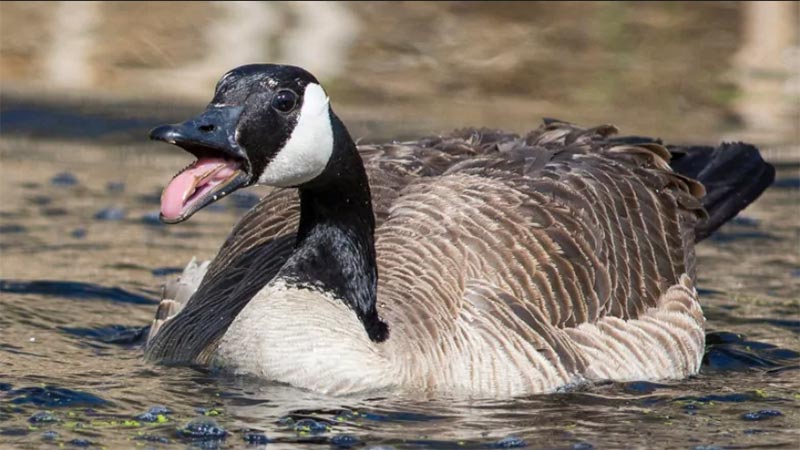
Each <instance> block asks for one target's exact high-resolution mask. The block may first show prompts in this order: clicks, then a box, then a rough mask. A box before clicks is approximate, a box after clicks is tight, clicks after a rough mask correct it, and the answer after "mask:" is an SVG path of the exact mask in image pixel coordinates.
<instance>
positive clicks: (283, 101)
mask: <svg viewBox="0 0 800 450" xmlns="http://www.w3.org/2000/svg"><path fill="white" fill-rule="evenodd" d="M295 105H297V94H295V93H294V92H292V91H280V92H278V93H277V94H275V97H274V98H273V99H272V107H273V108H275V109H277V110H278V111H280V112H284V113H287V112H289V111H291V110H293V109H294V107H295Z"/></svg>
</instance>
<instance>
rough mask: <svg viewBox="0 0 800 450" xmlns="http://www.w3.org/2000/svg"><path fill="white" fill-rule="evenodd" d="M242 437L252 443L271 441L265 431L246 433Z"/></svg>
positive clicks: (259, 443) (262, 443)
mask: <svg viewBox="0 0 800 450" xmlns="http://www.w3.org/2000/svg"><path fill="white" fill-rule="evenodd" d="M242 438H243V439H244V440H245V442H247V443H248V444H250V445H267V444H269V443H270V442H271V440H270V439H269V438H268V437H267V435H266V434H264V433H253V432H250V433H245V434H244V436H242Z"/></svg>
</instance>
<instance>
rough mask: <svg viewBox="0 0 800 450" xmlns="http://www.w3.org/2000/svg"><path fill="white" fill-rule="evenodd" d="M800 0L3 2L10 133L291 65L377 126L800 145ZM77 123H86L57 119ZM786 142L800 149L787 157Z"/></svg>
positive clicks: (188, 99)
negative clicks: (585, 130)
mask: <svg viewBox="0 0 800 450" xmlns="http://www.w3.org/2000/svg"><path fill="white" fill-rule="evenodd" d="M798 8H799V7H798V3H797V2H697V3H684V2H641V3H636V2H619V3H617V2H559V3H549V2H541V3H539V2H507V3H506V2H430V3H425V2H391V3H387V4H377V3H372V2H363V3H362V2H348V3H336V2H325V3H306V2H172V3H171V2H72V1H70V2H49V3H36V2H3V3H2V4H0V80H2V85H1V86H0V88H1V89H2V103H3V111H2V112H3V118H4V123H3V125H4V127H3V128H4V129H3V134H9V133H15V134H16V133H19V132H23V131H25V132H29V133H37V134H38V133H45V132H54V131H59V132H61V133H64V134H68V135H70V137H74V138H80V137H82V135H83V137H86V134H87V133H88V134H89V137H91V134H92V129H94V128H96V126H92V124H84V125H83V126H84V127H85V128H88V130H81V129H75V127H76V126H77V127H79V128H80V126H79V125H78V124H74V123H72V122H70V121H68V120H67V118H64V120H63V121H61V120H59V119H58V118H57V117H49V118H47V119H46V120H41V121H40V123H39V124H31V123H20V122H25V121H26V119H27V116H25V117H19V115H20V111H19V108H20V107H22V106H30V105H28V103H36V104H40V103H47V104H58V105H59V106H63V107H64V108H69V109H70V111H69V115H72V114H88V113H91V112H95V113H98V114H111V115H112V117H116V118H119V117H120V116H122V117H131V116H134V117H139V116H142V115H144V116H147V115H148V114H146V113H148V112H150V111H157V112H159V113H164V114H166V115H170V113H172V114H173V115H175V116H176V117H179V116H180V114H181V113H183V111H180V112H177V111H173V110H174V109H177V107H178V106H185V107H187V109H193V110H196V109H198V108H201V107H202V106H203V105H204V104H205V102H207V101H208V100H209V99H210V97H211V94H212V91H213V87H214V84H215V82H216V80H217V79H218V78H219V77H220V76H221V75H222V74H223V73H225V72H226V71H227V70H229V69H230V68H233V67H235V66H237V65H240V64H245V63H252V62H277V63H288V64H295V65H300V66H303V67H305V68H306V69H308V70H310V71H311V72H312V73H314V74H315V75H317V77H318V78H319V79H320V80H321V81H322V82H323V83H324V85H325V87H326V88H327V90H328V91H329V94H330V96H331V98H332V99H333V104H334V106H335V107H336V108H337V110H339V112H340V113H341V114H342V115H343V116H344V118H345V119H346V121H347V122H348V123H349V124H351V127H354V128H355V131H356V133H355V134H356V135H358V136H361V137H364V138H383V137H387V136H389V135H392V137H394V136H395V135H397V134H402V135H408V136H411V135H416V134H418V133H426V132H440V131H446V130H448V129H450V128H452V127H458V126H465V125H471V126H481V125H485V126H491V127H500V128H504V129H511V130H516V131H525V130H527V129H530V128H532V127H535V126H536V125H537V124H538V123H539V120H540V118H541V117H543V116H545V117H557V118H561V119H564V120H569V121H574V122H579V123H584V124H587V125H594V124H599V123H607V122H611V123H614V124H616V125H618V126H619V127H621V128H622V129H623V130H624V131H627V132H630V133H638V134H648V133H649V134H658V135H660V136H663V137H665V138H670V139H673V140H675V139H678V140H692V139H695V140H696V139H705V140H714V139H715V138H717V137H727V135H728V134H729V133H731V132H735V136H736V137H739V138H747V139H750V140H759V142H760V143H762V145H763V144H767V143H768V144H785V143H787V142H794V143H796V142H797V139H795V138H796V137H797V132H798V130H797V127H798V125H797V124H798V120H797V119H798V110H799V108H798V104H799V100H798V99H799V98H800V87H799V86H800V79H798V71H799V70H800V68H798V65H800V46H798V17H799V16H798V15H799V14H800V13H799V12H798ZM23 109H24V108H23ZM112 113H113V114H112ZM23 116H24V114H23ZM64 125H66V128H70V129H69V130H53V128H54V127H55V128H58V127H60V126H64ZM123 125H124V124H119V127H122V128H124V126H123ZM128 126H130V124H128ZM117 131H125V130H124V129H123V130H117ZM137 131H138V130H137ZM96 132H97V131H96V130H95V133H96ZM136 137H137V138H138V139H140V140H141V139H143V138H144V135H143V134H138V135H137V136H136ZM731 137H733V135H732V136H731ZM768 150H769V152H770V153H771V154H773V153H778V152H779V149H777V148H776V147H774V146H773V147H770V148H769V149H768ZM786 152H788V153H792V152H794V153H795V154H796V148H795V149H781V152H780V153H781V155H782V156H784V154H785V153H786Z"/></svg>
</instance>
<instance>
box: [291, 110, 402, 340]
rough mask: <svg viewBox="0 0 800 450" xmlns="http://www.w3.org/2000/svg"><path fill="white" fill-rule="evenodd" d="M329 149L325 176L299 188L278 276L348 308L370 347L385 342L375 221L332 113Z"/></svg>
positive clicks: (354, 157)
mask: <svg viewBox="0 0 800 450" xmlns="http://www.w3.org/2000/svg"><path fill="white" fill-rule="evenodd" d="M331 122H332V126H333V142H334V149H333V153H332V155H331V160H330V162H329V163H328V165H327V167H326V168H325V171H324V172H323V173H322V174H321V175H320V176H318V177H317V178H316V179H314V180H313V181H311V182H309V183H306V184H304V185H302V186H300V226H299V229H298V233H297V241H296V242H297V243H296V249H295V252H294V253H293V254H292V256H291V258H290V259H289V260H288V261H287V262H286V264H285V265H284V267H283V268H282V269H281V273H280V275H281V276H283V277H285V278H288V279H290V280H291V281H293V282H295V283H298V284H300V285H308V286H313V287H319V288H322V289H324V290H326V291H331V292H333V294H334V295H335V296H336V297H337V298H339V299H341V300H342V301H344V302H345V303H346V304H347V305H348V306H349V307H350V308H352V309H353V310H354V311H355V313H356V315H357V316H358V318H359V319H360V320H361V322H362V323H363V324H364V328H365V329H366V330H367V334H368V335H369V337H370V339H372V340H373V341H377V342H380V341H383V340H385V339H386V338H387V337H388V329H387V326H386V324H385V323H383V322H381V320H380V319H379V318H378V313H377V310H376V307H375V305H376V296H377V282H378V270H377V264H376V262H375V238H374V233H375V217H374V215H373V212H372V199H371V197H370V191H369V183H368V180H367V174H366V171H365V170H364V164H363V162H362V161H361V157H360V156H359V154H358V151H357V150H356V146H355V144H354V143H353V140H352V139H351V138H350V135H349V133H348V132H347V129H346V128H345V127H344V125H343V124H342V123H341V121H340V120H339V119H338V118H337V117H336V115H334V114H333V112H331Z"/></svg>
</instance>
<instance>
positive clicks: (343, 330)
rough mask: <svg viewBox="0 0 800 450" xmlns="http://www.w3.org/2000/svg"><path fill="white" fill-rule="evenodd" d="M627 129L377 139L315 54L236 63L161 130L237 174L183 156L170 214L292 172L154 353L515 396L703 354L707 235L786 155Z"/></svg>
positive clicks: (304, 378) (236, 367)
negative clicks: (329, 82)
mask: <svg viewBox="0 0 800 450" xmlns="http://www.w3.org/2000/svg"><path fill="white" fill-rule="evenodd" d="M287 91H291V92H290V93H287ZM293 95H294V98H291V97H292V96H293ZM287 98H288V101H287ZM290 104H291V109H288V106H287V105H290ZM225 108H227V109H225ZM223 109H224V110H223ZM286 109H288V111H285V110H286ZM229 116H231V117H233V118H232V119H231V118H229ZM212 125H213V126H212ZM202 127H205V128H202ZM209 127H210V128H211V129H212V130H214V131H212V132H210V133H209V132H207V131H206V132H198V131H197V130H200V129H205V130H208V129H209ZM615 133H616V130H615V129H614V128H613V127H611V126H600V127H596V128H593V129H582V128H579V127H577V126H574V125H571V124H568V123H564V122H559V121H553V120H548V121H545V123H544V124H543V125H542V126H540V127H539V128H538V129H536V130H534V131H532V132H530V133H528V134H527V135H524V136H517V135H513V134H507V133H502V132H497V131H491V130H475V129H465V130H461V131H458V132H455V133H453V134H451V135H447V136H438V137H431V138H425V139H422V140H419V141H414V142H404V143H389V144H383V145H367V146H360V147H356V146H355V144H354V143H353V141H352V139H351V138H350V136H349V134H348V133H347V130H346V128H345V127H344V125H343V124H342V123H341V121H340V120H339V119H338V118H337V117H336V115H335V114H334V113H333V111H332V109H330V107H329V105H328V99H327V96H326V95H324V91H323V90H322V88H321V87H320V86H319V84H318V82H317V81H316V79H314V78H313V76H311V75H310V74H308V73H307V72H305V71H303V70H302V69H299V68H293V67H289V66H273V65H258V66H244V67H242V68H238V69H235V70H234V71H232V72H230V73H229V74H227V75H226V76H225V77H223V79H222V80H221V81H220V84H219V85H218V87H217V92H216V94H215V98H214V100H213V101H212V104H211V105H210V106H209V109H208V110H207V111H206V113H204V114H203V115H201V116H200V117H199V118H197V119H193V120H192V121H189V122H186V123H184V124H180V125H173V126H164V127H160V128H158V129H156V130H154V131H153V133H152V136H153V137H154V138H156V139H161V140H165V141H167V142H171V143H175V144H177V145H179V146H181V147H183V148H185V149H187V150H189V151H190V152H192V153H194V154H195V155H197V156H198V158H199V160H200V163H198V166H197V167H205V166H203V164H206V163H207V164H208V167H216V168H215V169H213V170H216V171H217V172H214V174H225V177H224V179H222V178H223V177H221V176H220V177H219V178H220V179H219V180H217V179H216V178H215V177H218V175H214V174H212V175H207V174H205V173H200V169H193V168H190V169H188V170H187V171H185V172H184V173H182V174H180V175H178V176H177V177H176V178H175V180H174V181H173V182H172V183H171V184H170V186H169V187H168V188H167V189H166V190H165V197H164V198H165V199H166V200H164V202H165V203H162V215H163V216H165V220H167V221H172V222H175V221H181V220H185V219H186V218H188V216H190V215H191V214H192V213H193V212H194V211H196V210H197V209H200V208H201V207H202V206H204V205H205V204H207V203H210V202H211V201H213V200H208V199H209V198H211V197H212V196H213V197H214V199H216V198H217V197H219V196H224V195H225V194H227V193H229V192H230V191H231V190H233V189H236V188H239V187H243V186H246V185H249V184H254V183H257V182H260V183H262V184H269V185H272V186H275V187H276V189H275V190H273V191H272V192H271V193H269V194H268V195H267V196H265V197H264V199H263V200H262V201H261V202H260V203H259V204H258V205H257V206H256V207H254V208H253V209H252V210H251V211H249V212H248V213H247V214H246V215H245V216H244V217H243V218H242V219H241V220H240V222H239V223H238V224H237V225H236V227H235V228H234V230H233V232H232V233H231V235H230V236H229V237H228V239H227V241H226V242H225V244H224V245H223V246H222V248H221V250H220V252H219V254H218V255H217V256H216V258H215V259H214V260H213V261H211V263H210V264H208V263H206V264H203V265H197V264H195V263H194V262H193V263H192V264H190V266H188V267H187V269H186V271H185V272H184V274H183V275H182V276H181V280H180V281H179V282H178V284H173V285H172V286H168V288H167V289H166V290H165V294H164V300H163V301H162V304H161V305H160V307H159V311H158V312H157V314H156V320H155V321H154V324H153V327H152V329H151V334H150V337H149V339H148V345H147V350H146V354H147V356H148V357H149V358H150V359H153V360H156V361H161V362H167V363H191V364H198V363H199V364H209V365H212V366H215V367H221V368H224V369H225V370H229V371H231V372H234V373H238V374H248V375H254V376H257V377H261V378H265V379H268V380H272V381H277V382H284V383H289V384H292V385H295V386H298V387H301V388H306V389H312V390H317V391H321V392H326V393H332V394H347V393H354V392H363V391H373V390H382V389H402V390H407V391H415V392H426V393H446V394H455V395H485V396H515V395H524V394H531V393H541V392H551V391H554V390H558V389H560V388H565V387H569V386H571V385H574V384H578V383H584V382H591V381H598V380H661V379H680V378H684V377H686V376H689V375H692V374H695V373H697V371H698V370H699V367H700V363H701V360H702V356H703V350H704V339H705V335H704V323H705V319H704V317H703V313H702V309H701V306H700V303H699V299H698V296H697V291H696V289H695V287H694V282H695V279H696V275H695V257H694V245H695V242H696V240H699V239H701V238H703V237H705V236H706V235H707V234H708V233H710V232H711V231H713V229H715V228H716V227H718V226H720V225H721V224H722V223H723V222H724V221H725V220H727V219H728V218H730V217H732V216H733V215H734V214H735V213H736V212H738V210H739V209H741V208H743V207H744V206H746V204H747V203H749V202H750V201H752V200H753V199H755V198H756V197H757V196H758V195H759V194H760V193H761V192H762V191H763V190H764V189H765V188H766V186H767V185H769V183H770V182H771V181H772V177H773V175H774V171H773V170H772V168H771V166H769V165H768V164H766V163H764V162H763V160H761V158H760V156H759V155H758V151H757V149H755V148H754V147H751V146H748V145H746V144H731V145H724V146H723V147H720V148H718V149H712V148H700V147H692V148H678V147H666V146H664V145H662V143H661V142H659V141H657V140H652V139H646V138H619V137H616V136H615ZM723 150H725V152H723ZM731 158H733V161H729V160H731ZM729 163H730V164H733V165H731V166H728V165H726V164H729ZM214 164H216V166H214ZM731 167H735V169H733V170H731ZM204 170H205V169H204ZM187 173H188V175H186V174H187ZM687 174H688V175H689V176H687ZM189 175H192V176H193V177H194V181H193V183H195V184H194V185H192V186H188V185H186V181H185V180H184V179H189ZM723 175H724V177H723ZM203 177H205V178H203ZM690 177H693V178H695V179H693V178H690ZM209 179H210V180H213V183H217V182H218V184H214V185H213V186H211V187H207V186H206V185H204V184H203V183H206V181H205V180H209ZM197 180H201V181H197ZM720 180H725V181H724V182H720ZM704 181H713V183H707V184H709V185H710V190H711V192H709V194H714V195H708V196H704V194H705V193H706V188H709V186H706V187H705V188H704V185H703V182H704ZM213 183H212V182H208V183H207V184H213ZM187 186H188V187H187ZM189 188H191V189H189ZM723 188H724V189H723ZM187 189H188V190H187ZM190 191H191V192H190ZM186 192H189V194H186ZM197 192H199V193H200V194H197ZM179 194H180V195H179ZM181 195H182V199H181V200H175V199H178V198H179V197H181ZM709 199H710V200H709ZM170 202H172V203H170ZM200 280H202V281H200Z"/></svg>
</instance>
